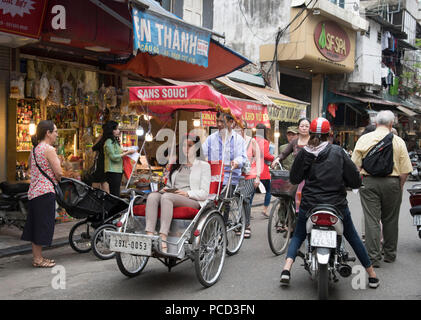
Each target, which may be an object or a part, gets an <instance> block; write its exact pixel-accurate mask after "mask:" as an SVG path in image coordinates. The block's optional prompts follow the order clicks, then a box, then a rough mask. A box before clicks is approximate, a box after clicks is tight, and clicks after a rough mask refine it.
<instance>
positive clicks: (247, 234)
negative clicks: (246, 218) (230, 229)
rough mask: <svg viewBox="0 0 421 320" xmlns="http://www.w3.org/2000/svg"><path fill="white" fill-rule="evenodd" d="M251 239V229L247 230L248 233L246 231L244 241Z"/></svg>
mask: <svg viewBox="0 0 421 320" xmlns="http://www.w3.org/2000/svg"><path fill="white" fill-rule="evenodd" d="M250 237H251V229H250V227H247V228H246V231H244V239H250Z"/></svg>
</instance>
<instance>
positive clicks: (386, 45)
mask: <svg viewBox="0 0 421 320" xmlns="http://www.w3.org/2000/svg"><path fill="white" fill-rule="evenodd" d="M391 36H392V35H391V34H390V32H389V31H386V32H383V34H382V50H385V49H388V48H389V47H390V46H389V38H390V37H391Z"/></svg>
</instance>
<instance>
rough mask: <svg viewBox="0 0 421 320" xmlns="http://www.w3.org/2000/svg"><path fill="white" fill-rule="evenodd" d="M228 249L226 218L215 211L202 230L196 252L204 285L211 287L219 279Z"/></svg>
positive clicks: (197, 270)
mask: <svg viewBox="0 0 421 320" xmlns="http://www.w3.org/2000/svg"><path fill="white" fill-rule="evenodd" d="M226 249H227V232H226V229H225V223H224V219H223V218H222V216H221V214H220V213H219V212H217V211H215V212H213V213H212V214H210V215H209V216H208V217H207V219H206V221H205V224H204V226H203V228H202V230H201V231H200V239H199V247H198V249H196V251H195V254H194V265H195V269H196V275H197V278H198V279H199V282H200V283H201V284H202V285H203V286H204V287H210V286H212V285H214V284H215V283H216V282H217V281H218V279H219V276H220V275H221V272H222V267H223V266H224V262H225V252H226Z"/></svg>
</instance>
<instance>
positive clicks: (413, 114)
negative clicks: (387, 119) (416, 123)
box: [396, 106, 418, 117]
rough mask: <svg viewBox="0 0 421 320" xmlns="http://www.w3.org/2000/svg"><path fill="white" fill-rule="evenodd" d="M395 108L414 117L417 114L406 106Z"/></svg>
mask: <svg viewBox="0 0 421 320" xmlns="http://www.w3.org/2000/svg"><path fill="white" fill-rule="evenodd" d="M396 108H398V109H399V110H400V111H402V112H403V113H405V114H406V115H408V116H410V117H415V116H417V115H418V114H417V113H416V112H414V111H412V110H409V109H408V108H405V107H402V106H397V107H396Z"/></svg>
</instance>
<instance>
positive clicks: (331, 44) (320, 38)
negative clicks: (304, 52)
mask: <svg viewBox="0 0 421 320" xmlns="http://www.w3.org/2000/svg"><path fill="white" fill-rule="evenodd" d="M314 43H315V45H316V47H317V49H319V51H320V53H321V54H322V55H323V56H324V57H325V58H327V59H329V60H331V61H335V62H339V61H343V60H345V59H346V57H348V55H349V53H350V51H351V42H350V40H349V37H348V34H347V33H346V32H345V30H343V29H342V28H341V27H340V26H339V25H338V24H336V23H335V22H333V21H322V22H320V23H319V24H318V25H317V27H316V30H314Z"/></svg>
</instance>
